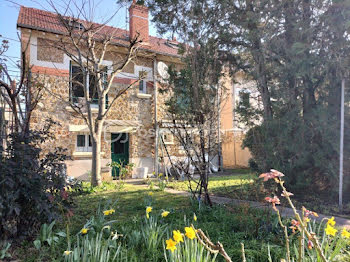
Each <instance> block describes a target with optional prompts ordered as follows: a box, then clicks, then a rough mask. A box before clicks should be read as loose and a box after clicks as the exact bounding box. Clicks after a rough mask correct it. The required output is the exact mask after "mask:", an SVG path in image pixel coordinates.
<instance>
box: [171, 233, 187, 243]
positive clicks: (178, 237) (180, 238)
mask: <svg viewBox="0 0 350 262" xmlns="http://www.w3.org/2000/svg"><path fill="white" fill-rule="evenodd" d="M173 238H174V240H175V242H176V243H179V242H184V239H183V236H182V233H181V232H180V230H173Z"/></svg>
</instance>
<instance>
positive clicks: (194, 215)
mask: <svg viewBox="0 0 350 262" xmlns="http://www.w3.org/2000/svg"><path fill="white" fill-rule="evenodd" d="M193 220H194V221H197V216H196V214H195V213H193Z"/></svg>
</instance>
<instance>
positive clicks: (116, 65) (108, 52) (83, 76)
mask: <svg viewBox="0 0 350 262" xmlns="http://www.w3.org/2000/svg"><path fill="white" fill-rule="evenodd" d="M49 3H50V5H51V7H52V8H53V9H54V10H55V12H56V14H57V17H58V19H59V22H60V25H61V26H62V28H63V30H64V31H65V32H64V34H63V35H61V36H60V37H59V40H56V41H54V42H53V43H51V47H53V48H56V49H57V50H60V51H62V52H63V53H64V54H65V55H67V56H68V57H69V58H70V60H71V61H72V63H74V65H75V70H76V72H74V73H73V72H72V77H71V79H70V94H71V95H70V99H69V100H67V98H66V97H63V96H62V95H61V94H58V93H57V92H56V93H55V92H53V90H49V92H50V94H52V95H54V96H55V97H56V98H59V99H61V100H62V101H64V102H66V103H67V105H68V106H69V107H70V108H71V109H73V110H74V112H75V113H77V114H78V115H79V116H80V117H81V118H82V119H83V120H84V122H85V123H86V125H87V126H88V129H89V132H90V136H91V140H92V141H91V142H92V168H91V170H92V172H91V173H92V175H91V183H92V185H94V186H97V185H100V184H101V137H102V132H103V128H104V123H105V120H106V118H107V115H108V112H109V111H110V109H111V108H112V107H113V106H114V105H115V102H116V100H117V99H118V98H119V97H120V96H121V95H123V94H124V93H125V92H126V91H127V90H129V89H130V88H131V87H132V86H134V85H135V84H137V83H138V81H139V80H140V79H142V78H143V77H144V76H140V77H139V79H138V80H136V81H134V83H132V84H129V85H127V86H124V87H118V89H117V92H116V94H115V95H114V94H113V97H111V95H110V96H109V97H108V103H107V96H108V94H109V93H110V91H111V87H112V83H113V81H114V79H115V77H116V76H117V75H118V73H120V72H122V71H123V70H124V69H125V68H126V67H127V66H128V65H129V64H130V63H131V62H132V61H133V60H134V59H135V58H136V57H137V51H138V47H139V45H140V43H141V42H142V41H141V40H139V37H138V35H136V36H135V37H134V38H132V39H129V41H128V43H127V44H125V41H124V44H122V45H123V46H121V44H120V42H121V39H120V37H121V36H120V35H118V30H119V29H117V28H113V27H110V26H107V25H106V24H107V23H108V22H109V21H110V20H111V19H112V17H113V16H115V14H116V13H115V14H113V15H112V17H109V18H108V19H106V20H105V21H103V23H101V24H97V23H95V22H94V21H93V15H92V13H93V12H92V10H93V8H92V6H91V3H90V1H82V3H80V4H76V3H75V2H74V1H73V2H70V3H69V4H70V5H69V4H67V5H66V6H65V7H64V11H63V12H61V11H59V10H62V7H61V8H58V7H57V6H56V5H55V4H54V3H53V2H51V1H50V2H49ZM72 5H73V6H74V8H71V6H72ZM95 8H96V7H95ZM73 9H74V10H73ZM124 37H125V36H124ZM117 46H118V48H119V51H117V52H116V48H117ZM107 56H109V58H107ZM111 57H113V58H111ZM105 60H112V63H111V64H105V63H104V61H105ZM113 88H114V87H113ZM79 90H80V93H81V96H80V97H74V94H75V93H76V92H77V91H79ZM72 94H73V95H72ZM92 104H95V105H97V113H96V114H94V113H93V112H92V110H91V105H92Z"/></svg>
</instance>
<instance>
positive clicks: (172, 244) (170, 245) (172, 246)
mask: <svg viewBox="0 0 350 262" xmlns="http://www.w3.org/2000/svg"><path fill="white" fill-rule="evenodd" d="M165 242H166V249H169V250H171V252H174V251H175V250H176V242H175V241H174V240H172V239H171V238H170V239H168V240H166V241H165Z"/></svg>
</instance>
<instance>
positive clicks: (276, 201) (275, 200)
mask: <svg viewBox="0 0 350 262" xmlns="http://www.w3.org/2000/svg"><path fill="white" fill-rule="evenodd" d="M265 200H266V201H267V202H269V203H272V204H275V205H279V204H281V203H280V199H279V198H278V197H276V196H274V197H265Z"/></svg>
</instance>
